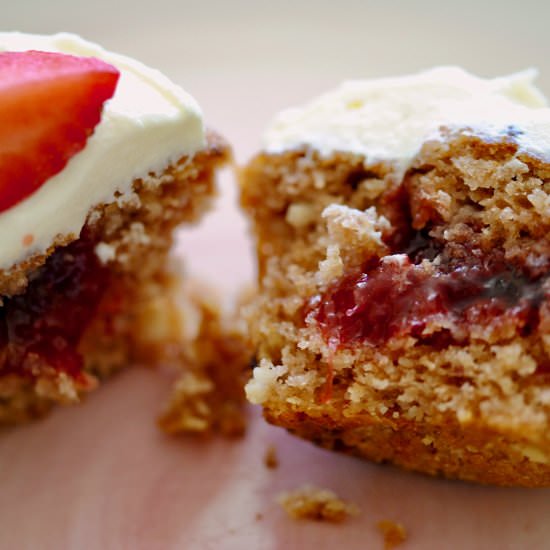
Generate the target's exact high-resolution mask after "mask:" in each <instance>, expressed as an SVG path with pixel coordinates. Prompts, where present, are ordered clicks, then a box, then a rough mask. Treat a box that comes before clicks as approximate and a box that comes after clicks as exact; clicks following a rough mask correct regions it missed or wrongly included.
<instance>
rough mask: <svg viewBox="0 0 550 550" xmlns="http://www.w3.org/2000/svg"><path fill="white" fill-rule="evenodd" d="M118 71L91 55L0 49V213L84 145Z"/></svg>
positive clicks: (31, 191) (59, 169)
mask: <svg viewBox="0 0 550 550" xmlns="http://www.w3.org/2000/svg"><path fill="white" fill-rule="evenodd" d="M119 76H120V74H119V72H118V70H117V69H116V68H115V67H113V66H112V65H109V64H108V63H105V62H103V61H100V60H99V59H95V58H92V57H76V56H72V55H65V54H60V53H51V52H39V51H27V52H2V53H0V212H2V211H4V210H7V209H8V208H10V207H11V206H13V205H14V204H17V203H18V202H20V201H21V200H23V199H24V198H26V197H28V196H29V195H30V194H32V193H34V192H35V191H36V190H37V189H38V188H39V187H40V186H41V185H43V184H44V183H45V182H46V181H47V180H48V179H49V178H51V177H52V176H53V175H55V174H57V173H58V172H60V171H61V170H63V168H64V167H65V165H66V164H67V162H68V161H69V159H70V158H71V157H72V156H73V155H75V154H76V153H78V152H79V151H81V150H82V149H83V148H84V146H85V145H86V141H87V140H88V138H89V137H90V136H91V135H92V133H93V131H94V128H95V127H96V125H97V124H98V123H99V120H100V118H101V112H102V109H103V104H104V103H105V101H107V99H109V98H110V97H112V96H113V94H114V92H115V88H116V85H117V82H118V78H119Z"/></svg>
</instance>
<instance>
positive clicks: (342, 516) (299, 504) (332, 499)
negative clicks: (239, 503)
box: [277, 485, 359, 523]
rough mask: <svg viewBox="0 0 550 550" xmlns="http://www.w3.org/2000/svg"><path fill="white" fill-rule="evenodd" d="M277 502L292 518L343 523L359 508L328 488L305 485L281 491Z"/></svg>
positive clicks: (356, 512)
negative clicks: (292, 489)
mask: <svg viewBox="0 0 550 550" xmlns="http://www.w3.org/2000/svg"><path fill="white" fill-rule="evenodd" d="M277 502H278V503H279V504H280V505H281V506H282V508H283V509H284V510H285V512H286V513H287V514H288V516H289V517H290V518H292V519H309V520H314V521H322V522H330V523H342V522H343V521H345V520H346V519H348V518H349V517H350V516H356V515H357V514H358V513H359V508H358V507H357V506H356V505H355V504H353V503H348V502H346V501H344V500H342V499H341V498H340V497H338V496H337V495H336V494H335V493H333V492H332V491H330V490H328V489H320V488H318V487H313V486H311V485H304V486H303V487H300V488H299V489H296V490H294V491H288V492H284V493H281V494H280V495H279V496H278V497H277Z"/></svg>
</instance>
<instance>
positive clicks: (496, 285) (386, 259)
mask: <svg viewBox="0 0 550 550" xmlns="http://www.w3.org/2000/svg"><path fill="white" fill-rule="evenodd" d="M395 174H396V170H395V167H394V166H392V164H391V163H390V162H383V163H370V164H369V163H368V162H367V161H366V160H365V158H364V157H363V156H361V155H355V154H351V153H333V154H332V155H320V154H318V153H317V152H315V151H314V150H312V149H307V148H306V149H301V150H293V151H287V152H284V153H273V154H269V153H261V154H259V155H258V156H257V157H255V158H254V159H253V160H252V161H251V163H250V164H249V165H248V166H247V168H246V169H245V170H244V172H243V177H242V203H243V206H244V208H245V209H246V210H247V211H248V212H249V214H250V215H251V217H252V219H253V223H254V231H255V234H256V237H257V249H258V259H259V277H260V297H259V299H258V301H257V302H256V304H255V305H254V306H253V307H251V308H250V309H249V311H248V315H249V319H250V323H249V326H250V329H251V331H252V337H253V340H254V342H255V344H256V347H257V352H258V355H257V359H258V367H257V368H256V369H255V372H254V377H253V379H252V380H251V381H250V382H249V384H248V386H247V394H248V397H249V398H250V399H251V400H252V401H253V402H255V403H261V404H263V406H264V412H265V415H266V417H267V418H268V420H270V421H272V422H274V423H276V424H280V425H282V426H284V427H286V428H288V429H290V430H291V431H293V432H295V433H297V434H298V435H301V436H303V437H306V438H309V439H313V440H314V441H315V442H317V443H319V444H321V445H323V446H326V447H329V448H335V449H339V450H343V451H346V452H350V453H354V454H358V455H361V456H364V457H367V458H370V459H373V460H376V461H391V462H394V463H396V464H399V465H402V466H404V467H407V468H411V469H416V470H421V471H424V472H427V473H432V474H443V475H446V476H449V477H460V478H463V479H469V480H475V481H480V482H486V483H497V484H503V485H517V484H519V485H548V484H550V468H549V467H548V463H549V462H550V436H549V435H548V417H549V413H550V391H549V383H550V368H549V367H548V365H549V364H550V363H549V360H548V357H549V354H550V339H549V337H548V331H549V327H550V325H549V322H550V317H549V302H548V292H549V289H550V284H549V282H548V273H549V272H550V254H549V252H550V250H549V243H550V241H549V239H548V234H549V230H550V218H549V216H548V200H549V198H548V197H549V191H550V166H549V165H548V164H547V163H545V162H543V161H542V160H540V159H539V158H537V157H536V156H533V155H529V154H527V153H526V152H524V151H522V150H520V149H519V147H518V146H517V144H516V143H515V141H514V136H513V135H511V134H510V135H508V136H502V138H501V139H493V138H484V137H483V136H476V135H474V134H473V133H472V132H470V131H455V130H453V131H450V130H446V129H442V135H441V136H440V138H439V139H436V140H433V141H429V142H427V143H425V145H424V146H423V148H422V150H421V151H420V153H419V154H418V155H417V156H416V158H415V159H414V161H413V162H412V164H411V166H410V169H409V170H408V171H407V172H406V174H405V175H404V176H403V177H398V178H396V177H395Z"/></svg>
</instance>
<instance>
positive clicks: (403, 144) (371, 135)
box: [264, 67, 550, 172]
mask: <svg viewBox="0 0 550 550" xmlns="http://www.w3.org/2000/svg"><path fill="white" fill-rule="evenodd" d="M536 74H537V73H536V71H535V70H532V69H531V70H526V71H523V72H520V73H516V74H513V75H510V76H506V77H500V78H494V79H482V78H478V77H476V76H473V75H471V74H469V73H467V72H466V71H464V70H463V69H460V68H458V67H438V68H434V69H431V70H428V71H425V72H421V73H418V74H415V75H410V76H404V77H397V78H382V79H376V80H354V81H349V82H345V83H343V84H342V85H340V86H339V87H338V88H336V89H335V90H333V91H331V92H328V93H326V94H324V95H322V96H320V97H319V98H317V99H315V100H313V101H312V102H310V103H308V104H307V105H305V106H303V107H298V108H292V109H287V110H285V111H283V112H281V113H280V114H279V115H278V116H276V118H275V119H274V120H273V122H272V123H271V125H270V126H269V128H268V130H267V132H266V133H265V136H264V149H265V150H266V151H267V152H269V153H280V152H283V151H286V150H291V149H296V148H300V147H310V148H313V149H315V150H317V151H318V152H319V153H321V154H322V155H330V154H332V153H335V152H351V153H356V154H359V155H364V156H365V158H366V160H367V162H369V163H375V162H379V161H382V162H384V161H388V162H391V163H393V164H394V165H395V167H396V169H397V171H398V172H402V171H404V170H406V168H407V166H408V164H409V163H410V161H411V159H412V158H413V157H414V155H415V154H416V153H417V152H418V151H419V149H420V147H421V146H422V144H423V143H424V142H425V141H426V140H428V139H432V138H437V136H438V133H439V131H440V129H441V128H443V127H446V128H450V129H468V130H469V131H472V132H475V133H476V134H480V135H481V136H486V137H487V138H488V139H494V138H502V137H505V138H509V139H514V140H515V141H516V142H517V143H518V144H519V145H520V147H522V148H524V149H525V150H527V151H528V152H530V153H531V154H533V155H536V156H540V157H544V158H550V109H548V108H547V107H546V99H545V97H544V96H543V94H542V93H541V92H540V90H539V89H538V88H537V87H536V86H535V85H534V84H533V81H534V79H535V77H536Z"/></svg>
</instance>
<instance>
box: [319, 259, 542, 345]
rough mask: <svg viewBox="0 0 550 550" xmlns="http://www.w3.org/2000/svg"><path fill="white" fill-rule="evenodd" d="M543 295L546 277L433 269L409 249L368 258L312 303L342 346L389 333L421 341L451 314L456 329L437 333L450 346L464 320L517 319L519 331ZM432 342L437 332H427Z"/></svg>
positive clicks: (500, 269) (491, 269)
mask: <svg viewBox="0 0 550 550" xmlns="http://www.w3.org/2000/svg"><path fill="white" fill-rule="evenodd" d="M542 298H543V291H542V279H539V280H536V281H529V280H528V279H527V278H526V277H525V276H524V275H522V274H520V273H518V272H517V271H516V270H515V269H514V268H513V267H511V266H506V265H501V266H496V265H495V266H493V265H488V266H487V265H486V266H483V265H479V264H476V263H474V262H472V263H461V264H457V265H452V264H449V265H447V266H443V268H441V269H439V270H438V271H436V272H435V273H430V272H429V271H428V270H427V269H426V268H425V267H424V266H422V265H421V264H416V265H415V264H414V263H412V262H411V259H410V257H409V256H407V255H398V256H388V257H386V258H383V259H381V260H376V261H374V262H369V263H368V264H367V265H365V266H364V268H363V270H361V271H360V272H358V273H354V274H351V275H348V276H347V277H344V278H343V279H341V280H339V281H337V282H336V283H334V284H333V285H332V286H331V287H330V288H329V289H328V290H327V292H325V294H323V295H322V296H321V297H320V298H319V300H318V304H317V305H316V306H315V309H314V317H315V319H316V320H317V322H318V324H319V326H320V328H321V330H322V332H323V335H324V337H325V338H326V340H327V341H331V342H332V343H333V344H336V345H339V346H348V345H351V344H353V343H356V342H365V343H368V344H371V345H374V346H377V345H382V344H385V343H386V342H387V341H388V340H389V339H390V338H394V337H403V336H414V337H416V338H419V339H421V340H422V339H423V333H424V330H425V329H426V328H427V326H428V325H429V324H430V322H432V321H437V320H438V319H439V320H440V321H441V320H443V318H444V317H447V320H448V321H451V323H444V324H446V325H449V326H451V327H453V328H454V329H455V330H451V332H450V333H449V332H448V330H449V329H447V328H444V329H442V330H443V333H442V334H439V337H438V338H437V340H438V343H439V344H441V343H442V341H441V340H442V339H444V340H445V342H446V343H447V344H449V343H451V341H453V340H460V339H461V338H463V337H464V335H465V332H464V331H463V330H460V328H461V325H468V324H469V325H472V324H477V325H480V326H487V325H488V324H491V323H493V324H495V323H498V322H503V321H504V317H505V318H506V321H507V322H510V321H511V320H512V321H513V322H514V324H515V326H516V328H517V330H518V331H519V332H520V333H521V334H526V333H529V332H531V331H532V330H533V328H535V326H536V324H537V322H538V308H539V305H540V303H541V300H542ZM425 339H426V341H427V343H428V342H429V343H430V344H434V343H435V342H433V340H434V335H431V334H430V335H426V338H425Z"/></svg>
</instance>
